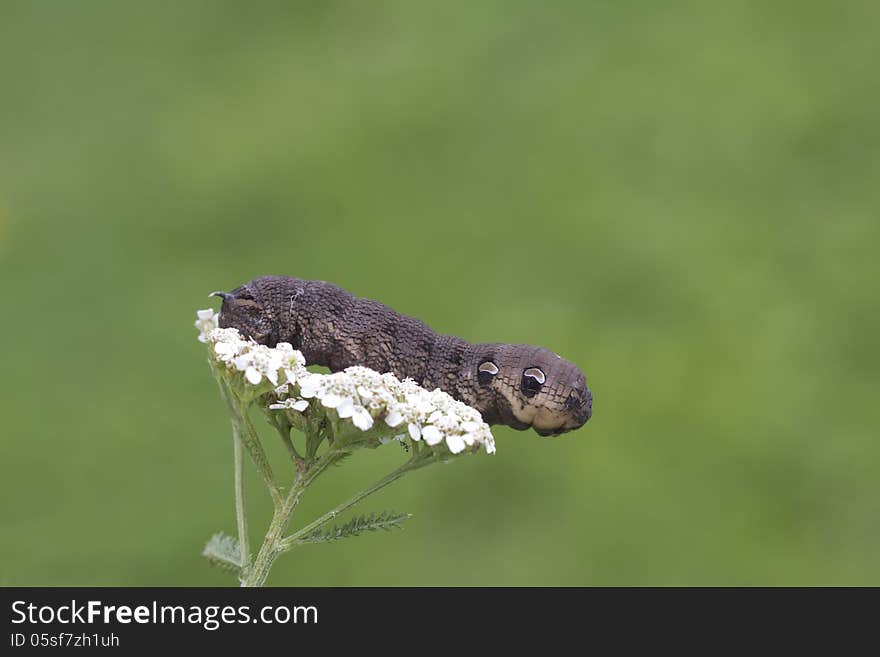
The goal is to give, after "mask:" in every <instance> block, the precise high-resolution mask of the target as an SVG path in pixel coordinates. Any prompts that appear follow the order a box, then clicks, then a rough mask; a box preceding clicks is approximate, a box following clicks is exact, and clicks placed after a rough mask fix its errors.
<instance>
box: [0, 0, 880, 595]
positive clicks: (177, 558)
mask: <svg viewBox="0 0 880 657" xmlns="http://www.w3.org/2000/svg"><path fill="white" fill-rule="evenodd" d="M878 44H880V4H878V3H876V2H868V1H865V2H841V3H819V2H816V3H810V2H763V1H759V0H755V1H753V2H726V3H701V2H672V3H655V2H628V3H617V2H610V1H609V0H605V1H602V2H568V3H566V2H555V3H544V2H537V1H536V2H530V3H519V2H501V1H496V2H433V3H414V2H405V1H403V0H401V1H399V2H357V1H351V2H319V1H313V2H277V3H265V4H262V3H258V5H254V4H251V3H240V2H227V3H222V2H183V3H140V4H139V5H137V6H135V5H134V4H133V3H118V2H76V3H72V2H71V3H61V2H48V1H46V2H30V1H29V2H17V1H16V2H4V3H3V4H2V8H0V282H2V290H3V291H2V303H0V319H2V322H0V326H2V337H3V339H2V341H0V359H2V360H0V362H2V372H3V376H2V378H0V432H2V440H0V482H2V483H0V494H2V498H3V504H2V511H0V584H2V585H24V584H28V585H44V584H86V585H227V584H231V583H232V579H231V578H230V577H229V576H228V575H226V574H224V573H223V572H221V571H218V570H216V569H214V568H212V567H211V566H209V565H208V564H207V563H206V562H204V561H203V560H202V559H201V557H200V556H199V554H200V551H201V549H202V546H203V544H204V542H205V540H206V539H207V538H208V537H209V536H210V535H211V534H212V533H213V532H214V531H216V530H220V529H222V530H226V531H229V532H231V531H232V530H233V529H234V517H233V505H232V476H231V475H232V473H231V458H232V454H231V438H230V433H229V422H228V420H227V418H226V416H225V413H224V409H223V406H222V404H221V401H220V399H219V397H218V394H217V390H216V388H215V385H214V382H213V381H212V379H211V376H210V374H209V371H208V368H207V366H206V363H205V353H204V347H203V345H201V344H199V343H198V342H197V341H196V339H195V338H196V331H195V329H194V328H193V326H192V322H193V320H194V318H195V316H194V314H195V310H196V309H197V308H203V307H207V306H208V305H209V303H211V302H209V301H208V299H207V296H206V295H207V293H208V292H210V291H211V290H215V289H230V288H232V287H235V286H237V285H239V284H240V283H242V282H244V281H246V280H248V279H250V278H252V277H254V276H257V275H261V274H269V273H278V274H290V275H295V276H299V277H303V278H317V279H324V280H330V281H333V282H335V283H337V284H339V285H342V286H344V287H346V288H348V289H350V290H351V291H353V292H354V293H356V294H358V295H361V296H367V297H371V298H377V299H380V300H382V301H384V302H385V303H387V304H389V305H390V306H392V307H393V308H395V309H397V310H399V311H401V312H405V313H407V314H411V315H415V316H417V317H419V318H421V319H423V320H425V321H427V322H428V323H430V324H431V325H432V326H433V327H434V328H436V329H437V330H439V331H442V332H446V333H456V334H459V335H461V336H463V337H465V338H468V339H470V340H474V341H490V340H491V341H496V340H497V341H509V342H532V343H538V344H542V345H545V346H547V347H549V348H551V349H553V350H555V351H558V352H559V353H561V354H562V355H563V356H565V357H567V358H569V359H571V360H573V361H575V362H577V363H579V364H581V365H582V366H583V368H584V369H585V370H586V372H587V375H588V381H589V383H590V385H591V387H592V389H593V391H594V393H595V408H594V410H595V416H594V418H593V420H592V421H591V422H590V423H589V424H588V425H587V426H586V427H584V429H582V430H580V431H578V432H576V433H573V434H568V435H566V436H563V437H561V438H557V439H541V438H539V437H538V436H537V435H536V434H534V433H533V432H528V433H520V432H515V431H513V430H509V429H507V428H498V429H496V430H495V435H496V439H497V442H498V453H497V455H495V456H494V457H488V456H485V455H481V456H476V457H469V458H465V459H460V460H458V461H457V462H455V463H454V464H450V465H447V466H442V467H441V466H435V467H433V468H429V469H427V470H424V471H421V472H419V473H417V474H415V475H412V476H411V477H409V478H407V479H404V480H402V481H401V482H399V483H398V484H395V486H393V487H391V488H389V489H386V490H385V491H383V492H382V493H381V494H380V495H378V496H377V497H375V498H373V499H371V500H369V501H368V502H367V503H365V504H364V505H363V507H362V510H365V511H369V510H373V509H375V510H380V509H382V508H395V509H398V510H405V511H409V512H412V513H413V514H414V517H413V518H412V519H411V520H410V521H409V522H408V523H407V526H406V529H405V530H404V531H403V532H395V533H394V534H384V533H383V534H378V535H368V536H365V537H361V538H356V539H350V540H348V541H343V542H340V543H338V544H332V545H328V546H323V545H322V546H310V547H305V548H302V549H300V550H299V551H297V552H294V553H291V554H289V555H286V556H284V557H282V558H281V559H280V560H279V562H278V564H277V566H276V568H275V570H274V571H273V573H272V576H271V577H270V580H269V582H270V584H290V585H410V584H411V585H444V584H462V585H486V584H495V585H514V584H524V585H535V584H553V585H574V584H578V585H581V584H597V585H598V584H602V585H607V584H622V585H629V584H698V585H702V584H866V583H871V584H880V554H878V544H880V487H878V475H880V451H878V442H877V440H878V426H880V413H878V403H877V401H876V400H875V396H876V394H877V381H878V377H877V373H878V371H880V358H878V354H880V349H878V345H877V340H878V335H880V306H878V293H877V284H878V276H880V259H878V257H877V241H878V239H880V84H878V80H880V78H878V74H877V62H878V57H880V47H878ZM215 301H216V300H215ZM214 305H215V307H216V302H215V303H214ZM266 435H267V436H268V434H266ZM272 456H273V458H276V459H277V462H278V463H279V464H280V463H281V458H283V452H282V450H280V449H279V448H278V447H277V446H275V445H273V449H272ZM404 458H405V455H404V454H403V452H402V450H401V449H399V448H397V447H396V446H388V447H385V448H382V449H379V450H376V451H373V452H370V453H368V454H364V453H359V454H358V455H357V457H356V458H354V459H351V460H350V461H349V462H348V463H347V465H346V466H345V467H342V468H339V469H336V470H335V471H334V472H332V473H331V474H330V475H329V476H327V478H326V479H324V480H322V481H320V482H319V484H318V485H317V486H316V487H315V488H314V489H313V490H312V491H311V492H310V494H309V495H308V496H307V498H306V499H305V501H304V503H303V505H302V507H301V512H300V513H299V516H298V518H299V520H298V523H300V524H301V523H302V522H303V521H304V519H311V518H312V517H314V516H315V515H316V514H318V513H319V512H321V511H323V510H325V509H326V508H329V507H330V506H332V505H334V504H335V503H337V502H339V501H341V500H342V499H344V498H346V497H348V495H349V494H350V493H352V492H354V491H355V490H357V489H359V488H360V487H362V486H363V485H365V484H366V483H368V482H370V481H373V480H374V479H376V478H377V477H378V476H380V475H381V474H383V473H384V472H386V471H387V470H389V469H390V468H391V467H393V466H394V465H396V464H397V463H399V462H401V461H402V460H403V459H404ZM277 467H280V465H279V466H277ZM249 475H254V473H253V471H251V472H250V473H249ZM249 495H250V500H249V501H250V504H251V507H252V509H253V511H252V516H251V526H252V530H253V534H254V540H257V538H258V535H257V534H258V532H259V530H260V529H261V528H263V527H264V526H265V524H266V523H267V522H268V519H269V509H268V506H269V501H268V498H267V496H266V495H265V493H264V492H263V490H262V485H261V484H260V482H259V481H258V480H257V477H256V476H251V477H250V480H249Z"/></svg>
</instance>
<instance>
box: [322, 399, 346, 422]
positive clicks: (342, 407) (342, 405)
mask: <svg viewBox="0 0 880 657" xmlns="http://www.w3.org/2000/svg"><path fill="white" fill-rule="evenodd" d="M322 403H323V401H322ZM325 405H326V404H325ZM336 414H337V415H339V417H351V416H352V414H354V400H353V399H352V398H351V397H346V398H345V399H343V400H342V401H341V402H339V404H338V405H337V406H336Z"/></svg>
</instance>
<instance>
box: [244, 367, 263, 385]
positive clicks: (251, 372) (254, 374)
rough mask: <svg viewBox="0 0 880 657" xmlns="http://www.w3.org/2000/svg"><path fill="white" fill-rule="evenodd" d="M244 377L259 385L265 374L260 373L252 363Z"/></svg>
mask: <svg viewBox="0 0 880 657" xmlns="http://www.w3.org/2000/svg"><path fill="white" fill-rule="evenodd" d="M244 377H245V378H246V379H247V380H248V381H250V382H251V383H252V384H254V385H257V384H258V383H259V382H260V381H261V380H262V378H263V375H262V374H260V371H259V370H258V369H257V368H256V367H254V366H253V365H251V366H250V367H248V368H247V369H246V370H245V371H244Z"/></svg>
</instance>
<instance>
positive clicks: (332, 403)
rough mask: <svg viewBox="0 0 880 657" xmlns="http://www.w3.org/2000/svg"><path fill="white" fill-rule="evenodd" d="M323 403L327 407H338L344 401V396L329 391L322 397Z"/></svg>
mask: <svg viewBox="0 0 880 657" xmlns="http://www.w3.org/2000/svg"><path fill="white" fill-rule="evenodd" d="M321 403H322V404H323V405H324V406H326V407H327V408H336V407H338V406H339V405H340V404H341V403H342V397H340V396H339V395H334V394H333V393H332V392H328V393H327V394H325V395H324V396H323V397H321Z"/></svg>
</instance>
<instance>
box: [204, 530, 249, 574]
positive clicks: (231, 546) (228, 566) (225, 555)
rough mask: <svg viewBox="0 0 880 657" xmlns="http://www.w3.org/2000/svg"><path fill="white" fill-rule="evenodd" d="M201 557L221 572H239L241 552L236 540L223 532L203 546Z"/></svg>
mask: <svg viewBox="0 0 880 657" xmlns="http://www.w3.org/2000/svg"><path fill="white" fill-rule="evenodd" d="M202 556H203V557H205V558H206V559H207V560H208V561H210V562H211V563H212V564H214V565H215V566H217V567H219V568H222V569H223V570H226V571H229V572H232V573H235V574H238V573H240V572H241V566H242V564H241V550H240V548H239V545H238V539H236V538H234V537H232V536H228V535H227V534H224V533H223V532H217V533H216V534H214V535H213V536H212V537H211V538H210V539H209V540H208V542H207V543H206V544H205V549H204V550H202Z"/></svg>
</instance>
